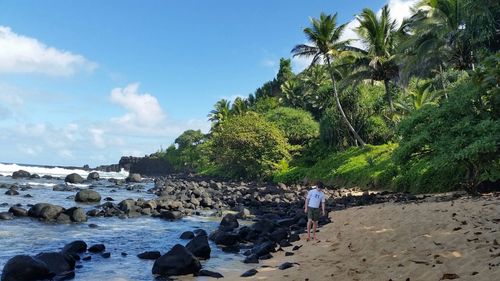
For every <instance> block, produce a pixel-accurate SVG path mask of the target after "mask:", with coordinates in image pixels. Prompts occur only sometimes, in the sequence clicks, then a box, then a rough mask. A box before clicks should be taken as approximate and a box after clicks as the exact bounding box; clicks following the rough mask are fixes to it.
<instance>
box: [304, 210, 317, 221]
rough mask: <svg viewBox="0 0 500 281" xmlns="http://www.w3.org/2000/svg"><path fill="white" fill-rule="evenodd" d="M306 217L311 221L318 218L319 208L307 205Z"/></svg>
mask: <svg viewBox="0 0 500 281" xmlns="http://www.w3.org/2000/svg"><path fill="white" fill-rule="evenodd" d="M307 218H308V219H310V220H312V221H318V220H319V208H311V207H307Z"/></svg>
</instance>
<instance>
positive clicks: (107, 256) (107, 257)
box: [101, 253, 111, 259]
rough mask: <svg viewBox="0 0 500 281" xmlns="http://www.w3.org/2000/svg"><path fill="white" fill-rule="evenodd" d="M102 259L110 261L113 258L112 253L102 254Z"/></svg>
mask: <svg viewBox="0 0 500 281" xmlns="http://www.w3.org/2000/svg"><path fill="white" fill-rule="evenodd" d="M101 257H103V258H105V259H109V258H110V257H111V253H102V254H101Z"/></svg>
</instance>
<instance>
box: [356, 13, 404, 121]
mask: <svg viewBox="0 0 500 281" xmlns="http://www.w3.org/2000/svg"><path fill="white" fill-rule="evenodd" d="M356 19H357V20H358V22H359V27H358V28H356V32H357V34H358V35H359V37H360V38H361V42H362V43H363V45H364V49H360V50H359V53H360V54H359V55H358V56H356V58H355V62H354V67H355V71H354V73H353V74H352V78H354V79H358V80H364V79H371V80H375V81H383V82H384V86H385V93H386V97H387V101H388V103H389V107H390V110H391V112H392V111H393V110H394V105H393V102H392V95H391V90H390V82H391V80H392V79H394V78H395V77H397V76H398V72H399V68H398V65H397V64H396V60H395V58H396V56H395V37H396V21H394V20H392V19H391V17H390V11H389V7H388V6H387V5H385V6H384V7H383V8H382V13H381V14H380V17H378V18H377V16H376V15H375V13H374V12H373V11H372V10H370V9H368V8H365V9H364V10H363V12H362V13H361V14H360V15H359V16H357V17H356Z"/></svg>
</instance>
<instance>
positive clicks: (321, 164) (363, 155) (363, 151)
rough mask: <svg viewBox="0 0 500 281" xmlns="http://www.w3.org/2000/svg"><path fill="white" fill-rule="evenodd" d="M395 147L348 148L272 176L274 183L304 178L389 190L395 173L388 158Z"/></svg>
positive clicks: (333, 183)
mask: <svg viewBox="0 0 500 281" xmlns="http://www.w3.org/2000/svg"><path fill="white" fill-rule="evenodd" d="M395 148H396V145H395V144H388V145H381V146H372V145H367V146H365V147H364V148H359V147H351V148H349V149H348V150H346V151H343V152H333V153H329V154H326V155H323V156H322V157H321V159H320V160H319V161H318V162H317V163H316V164H314V165H312V166H310V167H291V168H289V169H288V170H287V171H285V172H283V171H282V172H280V173H278V174H276V175H275V177H274V181H280V182H297V181H302V180H303V179H304V178H307V179H308V180H322V181H324V182H326V183H328V184H331V185H335V186H347V187H348V186H359V187H362V188H379V189H382V188H385V189H389V188H391V186H392V180H393V178H394V177H395V175H396V173H397V170H396V168H395V166H394V163H393V161H392V159H391V157H392V152H393V150H394V149H395Z"/></svg>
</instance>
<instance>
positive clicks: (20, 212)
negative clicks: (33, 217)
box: [9, 206, 28, 217]
mask: <svg viewBox="0 0 500 281" xmlns="http://www.w3.org/2000/svg"><path fill="white" fill-rule="evenodd" d="M9 212H10V213H12V214H13V215H14V216H16V217H26V216H27V215H28V211H27V210H26V209H24V208H21V207H17V206H12V207H10V209H9Z"/></svg>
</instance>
